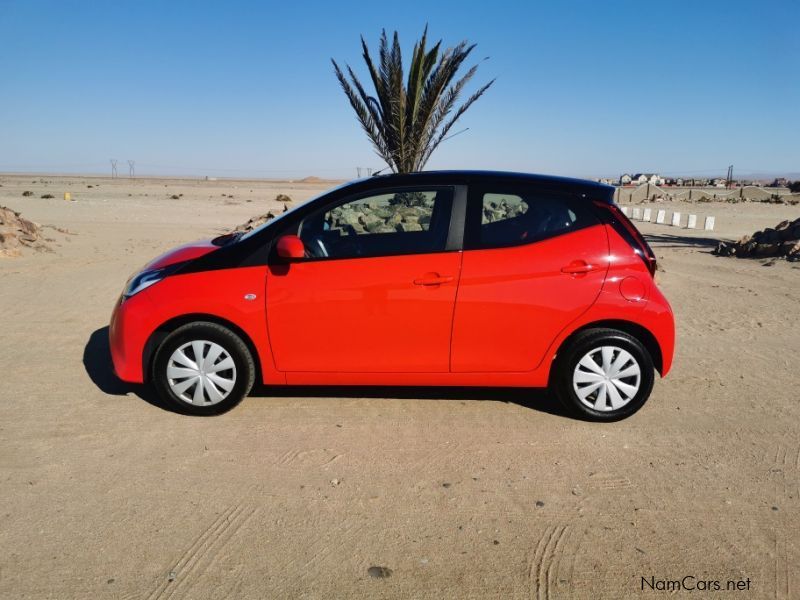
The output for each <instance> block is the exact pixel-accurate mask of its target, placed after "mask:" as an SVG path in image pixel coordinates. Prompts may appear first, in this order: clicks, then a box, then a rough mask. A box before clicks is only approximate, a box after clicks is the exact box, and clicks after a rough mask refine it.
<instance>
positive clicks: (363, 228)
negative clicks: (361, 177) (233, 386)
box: [266, 186, 464, 373]
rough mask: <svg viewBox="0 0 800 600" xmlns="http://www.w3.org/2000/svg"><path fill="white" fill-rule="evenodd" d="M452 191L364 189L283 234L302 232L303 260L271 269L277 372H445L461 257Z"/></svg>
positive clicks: (269, 291)
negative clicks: (454, 242) (453, 221)
mask: <svg viewBox="0 0 800 600" xmlns="http://www.w3.org/2000/svg"><path fill="white" fill-rule="evenodd" d="M462 189H463V188H462ZM454 190H455V188H453V187H447V186H432V187H426V188H413V189H408V188H398V189H384V190H381V191H379V192H372V193H368V194H360V195H357V196H355V197H349V198H345V199H343V200H341V201H339V202H335V203H333V204H332V205H328V206H325V207H322V208H320V209H319V210H317V211H315V212H312V213H311V214H309V215H308V216H306V217H305V218H303V219H302V220H301V221H300V222H298V223H295V224H293V225H291V226H290V227H289V228H288V230H287V231H284V233H294V234H296V235H299V236H300V238H301V239H302V241H303V243H304V245H305V248H306V252H307V257H306V258H305V259H300V260H294V261H292V262H289V263H281V262H280V261H275V260H274V259H271V264H270V268H269V272H268V275H267V307H266V311H267V323H268V326H269V337H270V343H271V344H272V349H273V353H274V356H275V361H276V365H277V368H278V369H279V370H281V371H285V372H358V373H364V372H371V373H375V372H446V371H448V369H449V355H450V334H451V331H452V323H453V308H454V304H455V294H456V287H457V285H458V275H459V268H460V263H461V254H460V252H458V251H451V250H449V242H450V241H451V237H452V236H451V231H450V221H451V213H452V206H453V198H454ZM463 196H464V193H463V192H462V193H461V194H460V197H461V198H463ZM461 205H462V209H461V210H462V212H461V214H463V199H462V200H461ZM461 224H463V219H462V220H461ZM457 243H458V245H459V246H460V243H461V239H460V236H459V239H458V240H457Z"/></svg>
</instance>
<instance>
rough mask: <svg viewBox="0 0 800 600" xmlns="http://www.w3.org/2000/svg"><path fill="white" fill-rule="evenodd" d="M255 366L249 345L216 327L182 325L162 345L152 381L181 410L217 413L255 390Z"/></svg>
mask: <svg viewBox="0 0 800 600" xmlns="http://www.w3.org/2000/svg"><path fill="white" fill-rule="evenodd" d="M254 378H255V366H254V364H253V357H252V356H251V354H250V351H249V350H248V348H247V346H246V345H245V343H244V342H243V341H242V340H241V339H240V338H239V336H237V335H236V334H234V333H233V332H232V331H230V330H229V329H227V328H225V327H223V326H221V325H218V324H216V323H207V322H197V323H189V324H188V325H184V326H182V327H179V328H178V329H176V330H175V331H173V332H172V333H170V334H169V335H168V336H167V337H166V339H165V340H164V341H163V342H162V343H161V345H160V346H159V348H158V350H157V351H156V354H155V357H154V359H153V372H152V380H153V384H154V385H155V387H156V390H157V391H158V393H159V395H160V396H161V397H162V398H163V399H164V400H166V401H168V402H170V403H172V404H173V405H176V406H177V407H178V408H180V410H182V411H184V412H188V413H192V414H196V415H212V414H218V413H222V412H225V411H227V410H230V409H231V408H233V407H234V406H236V405H237V404H238V403H239V402H241V401H242V399H243V398H244V397H245V396H247V394H248V393H249V392H250V389H251V388H252V387H253V382H254Z"/></svg>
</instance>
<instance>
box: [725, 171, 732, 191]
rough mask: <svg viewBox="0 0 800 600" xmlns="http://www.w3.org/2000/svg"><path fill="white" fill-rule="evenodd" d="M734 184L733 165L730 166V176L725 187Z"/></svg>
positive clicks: (727, 187)
mask: <svg viewBox="0 0 800 600" xmlns="http://www.w3.org/2000/svg"><path fill="white" fill-rule="evenodd" d="M732 186H733V165H730V166H729V167H728V177H727V178H726V180H725V188H726V189H730V188H731V187H732Z"/></svg>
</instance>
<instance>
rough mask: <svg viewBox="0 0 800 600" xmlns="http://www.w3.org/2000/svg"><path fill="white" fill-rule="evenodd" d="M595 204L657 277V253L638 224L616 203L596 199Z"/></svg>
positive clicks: (606, 220) (605, 219)
mask: <svg viewBox="0 0 800 600" xmlns="http://www.w3.org/2000/svg"><path fill="white" fill-rule="evenodd" d="M594 205H595V206H597V207H598V208H601V209H602V211H601V214H602V216H603V217H605V218H604V221H605V222H607V223H608V224H609V225H611V226H612V227H613V228H614V231H616V232H617V233H618V234H619V235H620V236H621V237H622V239H624V240H625V241H626V242H628V244H629V245H630V247H631V248H633V251H634V252H635V253H636V254H637V255H638V256H639V258H641V259H642V260H643V261H644V264H645V266H646V267H647V270H648V271H650V275H651V276H652V277H655V274H656V255H655V254H654V253H653V249H652V248H650V244H648V243H647V241H646V240H645V239H644V237H642V234H641V233H639V230H638V229H636V226H635V225H634V224H633V223H631V222H630V220H628V217H626V216H625V214H624V213H623V212H622V211H621V210H620V209H619V206H617V205H616V204H608V203H606V202H598V201H595V202H594Z"/></svg>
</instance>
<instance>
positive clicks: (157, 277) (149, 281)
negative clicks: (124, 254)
mask: <svg viewBox="0 0 800 600" xmlns="http://www.w3.org/2000/svg"><path fill="white" fill-rule="evenodd" d="M166 276H167V269H155V270H154V271H142V272H141V273H137V274H136V275H134V276H133V277H131V278H130V279H129V280H128V283H127V284H126V285H125V290H124V291H123V292H122V295H123V296H124V297H125V298H130V297H131V296H133V295H134V294H138V293H139V292H141V291H142V290H144V289H147V288H149V287H150V286H151V285H153V284H154V283H158V282H159V281H161V280H162V279H164V277H166Z"/></svg>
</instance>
